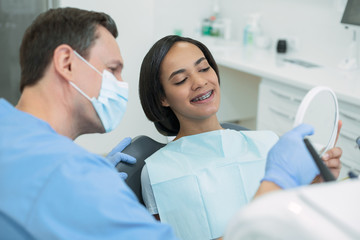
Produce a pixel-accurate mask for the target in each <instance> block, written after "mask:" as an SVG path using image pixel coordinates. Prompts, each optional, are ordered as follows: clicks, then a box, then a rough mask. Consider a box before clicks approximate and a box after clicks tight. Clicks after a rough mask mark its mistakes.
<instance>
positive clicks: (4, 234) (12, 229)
mask: <svg viewBox="0 0 360 240" xmlns="http://www.w3.org/2000/svg"><path fill="white" fill-rule="evenodd" d="M0 239H4V240H5V239H11V240H33V239H34V238H33V237H32V236H31V235H30V233H28V232H27V231H26V230H25V229H24V228H23V227H21V226H20V225H19V224H18V223H17V222H15V221H14V220H13V219H12V218H11V217H9V216H8V215H6V214H5V213H3V212H1V211H0Z"/></svg>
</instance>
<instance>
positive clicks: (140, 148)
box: [116, 135, 165, 204]
mask: <svg viewBox="0 0 360 240" xmlns="http://www.w3.org/2000/svg"><path fill="white" fill-rule="evenodd" d="M163 146H165V144H163V143H159V142H157V141H155V140H153V139H152V138H150V137H147V136H144V135H140V136H137V137H136V138H134V139H133V140H132V141H131V144H130V145H128V146H127V147H126V148H125V149H124V150H123V151H122V152H123V153H126V154H128V155H130V156H133V157H135V158H136V163H135V164H127V163H123V162H120V163H119V164H117V165H116V168H117V170H118V171H119V172H126V173H127V174H128V178H127V179H126V180H125V182H126V183H127V185H128V186H129V187H130V188H131V190H133V192H134V193H135V195H136V196H137V197H138V199H139V202H140V203H141V204H144V201H143V198H142V193H141V170H142V168H143V166H144V165H145V159H146V158H148V157H149V156H150V155H151V154H153V153H154V152H156V151H157V150H159V149H160V148H162V147H163Z"/></svg>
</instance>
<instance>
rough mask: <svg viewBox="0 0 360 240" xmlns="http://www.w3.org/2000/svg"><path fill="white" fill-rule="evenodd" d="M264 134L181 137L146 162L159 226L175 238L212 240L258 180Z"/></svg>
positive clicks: (267, 142)
mask: <svg viewBox="0 0 360 240" xmlns="http://www.w3.org/2000/svg"><path fill="white" fill-rule="evenodd" d="M277 140H278V137H277V136H276V135H275V134H274V133H273V132H270V131H244V132H238V131H234V130H217V131H212V132H207V133H202V134H197V135H193V136H187V137H182V138H180V139H179V140H177V141H174V142H171V143H169V144H167V145H166V146H165V147H164V148H162V149H160V150H159V151H157V152H156V153H155V154H153V155H152V156H150V157H149V158H148V159H147V160H146V165H147V168H148V172H149V177H150V182H151V186H152V189H153V192H154V196H155V200H156V205H157V207H158V211H159V215H160V218H161V221H162V222H165V223H168V224H170V225H171V226H172V227H173V228H174V230H175V233H176V234H177V236H178V237H179V238H181V239H186V240H190V239H194V240H195V239H196V240H201V239H214V238H218V237H221V236H223V233H224V230H225V227H226V225H227V223H228V221H229V220H230V218H231V217H232V216H233V215H234V213H235V212H236V211H237V210H239V209H240V208H241V207H242V206H244V205H245V204H246V203H248V202H249V201H250V200H251V199H252V197H253V196H254V194H255V192H256V190H257V188H258V187H259V184H260V180H261V178H262V177H263V176H264V171H265V160H266V156H267V153H268V151H269V150H270V148H271V147H272V146H273V145H274V144H275V142H276V141H277Z"/></svg>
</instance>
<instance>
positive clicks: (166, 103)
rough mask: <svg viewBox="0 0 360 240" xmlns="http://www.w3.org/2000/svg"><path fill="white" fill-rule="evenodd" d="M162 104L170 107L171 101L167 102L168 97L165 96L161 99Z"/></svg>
mask: <svg viewBox="0 0 360 240" xmlns="http://www.w3.org/2000/svg"><path fill="white" fill-rule="evenodd" d="M161 105H162V106H163V107H170V105H169V103H168V102H167V100H166V98H163V99H162V100H161Z"/></svg>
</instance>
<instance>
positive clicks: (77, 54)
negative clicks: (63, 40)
mask: <svg viewBox="0 0 360 240" xmlns="http://www.w3.org/2000/svg"><path fill="white" fill-rule="evenodd" d="M74 53H75V55H76V56H78V57H79V58H80V59H81V60H83V61H84V62H85V63H86V64H87V65H89V67H91V68H92V69H94V70H95V71H96V72H97V73H98V74H100V75H101V76H102V73H101V72H100V71H99V70H97V69H96V68H95V67H94V66H93V65H91V64H90V63H89V62H88V61H87V60H86V59H85V58H83V57H82V56H81V55H80V54H79V53H77V52H76V51H75V50H74Z"/></svg>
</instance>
